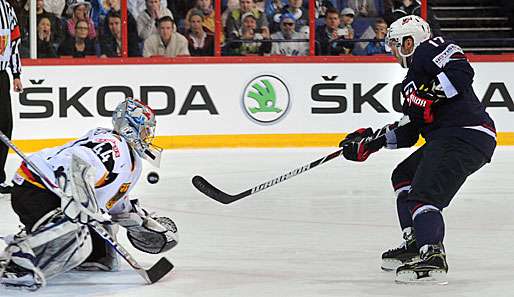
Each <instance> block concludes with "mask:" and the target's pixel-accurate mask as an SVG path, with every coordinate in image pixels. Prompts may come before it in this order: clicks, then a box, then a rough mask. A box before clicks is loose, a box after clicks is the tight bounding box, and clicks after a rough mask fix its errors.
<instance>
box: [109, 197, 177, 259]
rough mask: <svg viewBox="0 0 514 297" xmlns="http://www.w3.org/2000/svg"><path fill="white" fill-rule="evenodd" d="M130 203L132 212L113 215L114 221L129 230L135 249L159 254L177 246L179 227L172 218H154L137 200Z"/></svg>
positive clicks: (129, 237) (128, 233) (129, 236)
mask: <svg viewBox="0 0 514 297" xmlns="http://www.w3.org/2000/svg"><path fill="white" fill-rule="evenodd" d="M130 202H131V204H132V211H131V212H128V213H121V214H113V215H112V220H113V222H114V223H118V224H120V226H122V227H125V228H126V229H127V237H128V239H129V241H130V243H132V245H133V246H134V247H135V248H137V249H138V250H140V251H143V252H145V253H149V254H158V253H162V252H165V251H168V250H170V249H172V248H173V247H175V246H176V245H177V243H178V234H177V226H176V225H175V223H174V222H173V221H172V220H171V219H170V218H167V217H156V216H153V215H152V214H150V213H148V212H147V211H146V210H145V209H143V208H142V207H141V206H140V205H139V203H138V201H137V199H134V200H130Z"/></svg>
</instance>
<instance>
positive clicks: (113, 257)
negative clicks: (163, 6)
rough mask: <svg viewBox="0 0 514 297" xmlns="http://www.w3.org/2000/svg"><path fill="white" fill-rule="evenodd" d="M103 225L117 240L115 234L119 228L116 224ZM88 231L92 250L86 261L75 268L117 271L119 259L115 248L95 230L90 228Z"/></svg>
mask: <svg viewBox="0 0 514 297" xmlns="http://www.w3.org/2000/svg"><path fill="white" fill-rule="evenodd" d="M103 227H104V228H105V230H107V231H108V232H109V234H111V236H112V237H113V238H114V239H115V240H117V238H116V234H117V233H118V229H119V228H118V226H117V225H107V224H104V225H103ZM90 233H91V239H92V243H93V251H92V252H91V254H90V255H89V257H87V259H86V261H84V263H82V264H80V266H78V267H77V270H82V271H99V270H100V271H118V270H119V268H120V260H119V257H118V254H117V253H116V250H114V248H113V247H112V246H111V245H110V244H109V243H107V242H106V241H105V240H104V239H103V238H102V237H101V236H100V235H98V234H97V233H96V232H95V231H91V230H90Z"/></svg>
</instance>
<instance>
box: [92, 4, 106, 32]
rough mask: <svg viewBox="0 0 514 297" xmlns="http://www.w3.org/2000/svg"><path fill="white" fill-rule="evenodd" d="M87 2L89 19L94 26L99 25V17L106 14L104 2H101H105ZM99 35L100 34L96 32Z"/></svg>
mask: <svg viewBox="0 0 514 297" xmlns="http://www.w3.org/2000/svg"><path fill="white" fill-rule="evenodd" d="M87 1H88V2H89V3H91V12H90V13H89V15H90V17H91V20H92V21H93V24H95V28H98V27H99V26H100V22H101V18H102V17H104V16H105V15H106V14H107V11H105V8H104V4H103V3H102V2H105V1H104V0H87ZM98 35H100V34H98Z"/></svg>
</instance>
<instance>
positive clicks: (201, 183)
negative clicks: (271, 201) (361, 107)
mask: <svg viewBox="0 0 514 297" xmlns="http://www.w3.org/2000/svg"><path fill="white" fill-rule="evenodd" d="M342 154H343V149H339V150H337V151H335V152H333V153H331V154H329V155H326V156H324V157H323V158H320V159H318V160H316V161H313V162H311V163H309V164H306V165H304V166H302V167H298V168H296V169H294V170H291V171H289V172H287V173H285V174H282V175H281V176H279V177H276V178H274V179H271V180H269V181H266V182H263V183H261V184H260V185H258V186H255V187H253V188H251V189H248V190H246V191H244V192H242V193H239V194H237V195H229V194H227V193H225V192H223V191H221V190H219V189H218V188H216V187H214V186H213V185H212V184H210V183H209V182H208V181H207V180H206V179H205V178H203V177H201V176H199V175H197V176H195V177H193V185H194V186H195V187H196V188H197V189H198V190H199V191H200V192H202V193H204V194H205V195H207V196H209V197H210V198H212V199H214V200H216V201H218V202H221V203H223V204H229V203H232V202H235V201H237V200H239V199H242V198H244V197H247V196H250V195H253V194H255V193H258V192H260V191H262V190H265V189H267V188H269V187H272V186H274V185H277V184H279V183H281V182H283V181H286V180H288V179H290V178H292V177H295V176H297V175H299V174H302V173H304V172H306V171H308V170H310V169H312V168H314V167H316V166H319V165H321V164H323V163H326V162H328V161H330V160H332V159H335V158H337V157H339V156H341V155H342Z"/></svg>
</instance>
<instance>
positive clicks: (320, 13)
mask: <svg viewBox="0 0 514 297" xmlns="http://www.w3.org/2000/svg"><path fill="white" fill-rule="evenodd" d="M314 5H315V7H316V13H315V15H314V17H315V18H316V19H319V18H324V17H325V13H326V12H327V9H329V8H334V4H332V2H330V0H316V2H314Z"/></svg>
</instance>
